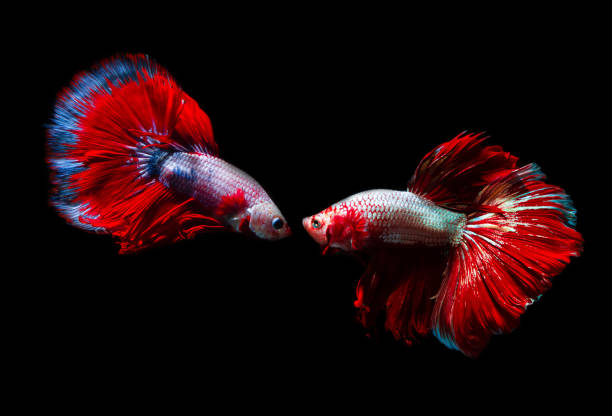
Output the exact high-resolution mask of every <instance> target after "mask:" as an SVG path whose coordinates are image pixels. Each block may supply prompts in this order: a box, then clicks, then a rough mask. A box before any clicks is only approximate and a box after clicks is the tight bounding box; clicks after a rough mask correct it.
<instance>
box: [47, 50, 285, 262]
mask: <svg viewBox="0 0 612 416" xmlns="http://www.w3.org/2000/svg"><path fill="white" fill-rule="evenodd" d="M47 137H48V143H47V145H48V163H49V165H50V168H51V171H52V176H51V179H52V183H53V185H54V187H53V190H52V195H51V204H52V205H53V206H54V207H55V208H56V209H57V211H58V212H59V214H60V215H61V216H62V217H64V218H65V219H66V221H67V222H68V223H70V224H72V225H74V226H76V227H79V228H82V229H84V230H88V231H92V232H96V233H103V234H111V235H112V236H114V237H115V238H116V239H117V240H118V242H119V243H120V246H121V248H120V253H129V252H137V251H140V250H142V249H145V248H148V247H151V246H155V245H159V244H164V243H172V242H175V241H178V240H183V239H189V238H192V237H193V236H195V235H196V234H198V233H200V232H206V231H209V230H217V229H225V230H231V231H235V232H239V233H245V234H251V235H254V236H256V237H259V238H262V239H266V240H278V239H281V238H283V237H286V236H288V235H289V234H290V229H289V226H288V225H287V222H286V221H285V219H284V217H283V215H282V214H281V213H280V211H279V209H278V208H277V206H276V205H275V204H274V202H272V200H271V199H270V197H269V196H268V194H267V193H266V191H265V190H264V189H263V188H262V187H261V185H259V184H258V183H257V182H256V181H255V180H254V179H253V178H252V177H250V176H249V175H247V174H246V173H244V172H243V171H241V170H240V169H238V168H236V167H235V166H232V165H231V164H229V163H227V162H226V161H224V160H223V159H220V158H219V156H218V148H217V144H216V143H215V141H214V139H213V132H212V127H211V124H210V120H209V118H208V116H207V115H206V113H204V111H202V109H200V107H199V106H198V104H197V103H196V102H195V101H194V100H193V99H192V98H191V97H189V96H188V95H187V94H186V93H185V92H184V91H183V90H182V89H181V88H180V87H179V86H178V85H177V83H176V82H175V80H174V79H173V78H172V76H171V75H170V74H169V73H168V72H167V71H166V70H165V69H164V68H162V67H161V66H160V65H158V64H157V63H156V62H154V61H153V60H151V59H150V58H149V57H147V56H145V55H120V56H117V57H114V58H112V59H108V60H106V61H102V62H100V63H99V64H97V65H95V66H94V67H93V68H91V69H90V70H89V71H85V72H82V73H80V74H77V75H76V76H75V78H74V79H73V80H72V82H71V84H70V85H69V86H68V87H67V88H65V89H64V90H63V91H62V92H61V93H60V94H59V96H58V99H57V102H56V104H55V108H54V112H53V115H52V118H51V121H50V123H49V126H48V130H47Z"/></svg>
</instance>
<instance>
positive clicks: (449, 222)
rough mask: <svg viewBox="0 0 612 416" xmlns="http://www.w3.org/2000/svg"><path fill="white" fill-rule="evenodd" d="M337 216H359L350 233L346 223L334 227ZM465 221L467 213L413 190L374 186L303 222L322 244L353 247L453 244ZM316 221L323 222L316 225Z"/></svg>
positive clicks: (348, 248) (457, 239)
mask: <svg viewBox="0 0 612 416" xmlns="http://www.w3.org/2000/svg"><path fill="white" fill-rule="evenodd" d="M336 217H343V218H349V217H357V218H359V219H360V220H358V221H357V224H358V229H357V230H355V232H352V233H351V234H350V235H349V234H347V233H346V230H347V227H343V228H342V229H339V227H337V226H336V227H334V225H333V224H334V221H332V218H336ZM465 222H466V216H465V214H462V213H458V212H453V211H451V210H448V209H446V208H443V207H441V206H439V205H436V204H434V203H433V202H431V201H430V200H428V199H426V198H423V197H420V196H419V195H416V194H414V193H412V192H409V191H393V190H388V189H375V190H371V191H365V192H360V193H358V194H355V195H353V196H350V197H348V198H346V199H344V200H342V201H340V202H338V203H336V204H333V205H332V206H330V207H329V208H327V209H326V210H324V211H323V212H322V213H321V214H317V215H314V216H312V217H308V218H305V219H304V220H303V225H304V227H305V228H306V230H307V231H308V232H309V233H310V235H311V236H313V238H315V239H316V240H317V242H319V244H329V246H330V247H335V248H342V249H346V250H350V249H352V248H366V247H369V248H372V247H376V246H382V245H398V246H409V245H425V246H446V245H452V246H454V245H457V244H458V242H459V236H460V235H461V232H462V230H463V226H464V225H465ZM351 223H353V221H351ZM313 224H322V226H320V227H318V228H315V227H314V226H313ZM330 224H331V225H332V227H329V225H330ZM328 231H329V232H328Z"/></svg>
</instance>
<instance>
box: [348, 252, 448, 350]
mask: <svg viewBox="0 0 612 416" xmlns="http://www.w3.org/2000/svg"><path fill="white" fill-rule="evenodd" d="M445 256H446V253H445V252H444V250H442V249H439V248H424V247H423V248H409V249H381V250H379V251H377V252H375V253H372V255H371V256H370V258H369V263H368V267H367V269H366V271H365V272H364V274H363V275H362V277H361V279H360V280H359V285H358V286H357V300H356V301H355V307H357V308H358V320H359V321H360V322H361V323H362V324H363V325H364V326H365V327H366V328H369V327H373V326H374V324H375V322H376V317H377V316H378V315H379V314H380V312H382V311H386V318H385V328H386V329H387V330H388V331H390V332H391V333H392V334H393V336H394V337H395V338H396V339H399V340H403V341H405V342H407V343H408V344H410V343H412V342H413V341H416V340H417V339H418V338H419V337H421V336H424V335H426V334H428V333H429V331H430V322H431V314H432V311H433V308H434V305H435V295H436V293H437V292H438V288H439V287H440V282H441V280H442V273H443V271H444V267H445V265H446V262H445Z"/></svg>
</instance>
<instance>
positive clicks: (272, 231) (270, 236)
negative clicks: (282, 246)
mask: <svg viewBox="0 0 612 416" xmlns="http://www.w3.org/2000/svg"><path fill="white" fill-rule="evenodd" d="M248 228H249V230H250V231H251V232H252V233H253V234H255V235H256V236H257V237H259V238H262V239H264V240H280V239H281V238H285V237H289V236H290V235H291V229H290V228H289V225H288V224H287V220H285V217H283V214H281V212H280V210H279V209H278V207H277V206H276V205H275V204H274V203H273V202H272V201H265V202H261V203H258V204H255V205H253V206H252V207H251V208H249V209H248Z"/></svg>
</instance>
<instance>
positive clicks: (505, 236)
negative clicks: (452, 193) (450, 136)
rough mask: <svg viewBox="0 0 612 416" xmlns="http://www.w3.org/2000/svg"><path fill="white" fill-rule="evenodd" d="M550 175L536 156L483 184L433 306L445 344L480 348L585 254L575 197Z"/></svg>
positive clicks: (471, 350)
mask: <svg viewBox="0 0 612 416" xmlns="http://www.w3.org/2000/svg"><path fill="white" fill-rule="evenodd" d="M544 181H545V176H544V174H543V173H542V172H541V170H540V168H539V167H538V166H537V165H535V164H530V165H526V166H524V167H522V168H518V169H515V170H513V171H511V172H510V173H508V174H506V175H505V176H502V177H498V178H496V179H494V180H492V181H491V182H490V183H488V184H487V185H486V186H484V187H483V188H482V189H481V191H480V192H479V193H478V195H477V196H476V198H475V200H474V203H473V205H472V208H471V212H469V213H466V214H467V223H466V225H465V226H464V229H463V232H462V235H461V241H460V243H459V244H458V245H457V246H456V247H454V248H453V249H452V250H451V252H450V254H449V260H448V264H447V267H446V270H445V271H444V278H443V281H442V284H441V286H440V290H439V293H438V294H437V298H436V304H435V308H434V310H433V313H432V321H431V324H432V331H433V334H434V335H435V336H436V337H437V338H438V339H439V340H440V341H441V342H442V343H444V344H445V345H446V346H447V347H449V348H451V349H456V350H459V351H461V352H463V353H464V354H466V355H468V356H477V355H478V354H479V353H480V352H481V351H482V350H483V348H484V347H485V346H486V345H487V343H488V341H489V339H490V337H491V335H494V334H500V333H506V332H509V331H512V330H513V329H515V328H516V327H517V325H518V323H519V319H520V316H521V314H522V313H523V312H524V311H525V310H526V308H527V306H529V305H530V304H532V303H533V302H534V301H536V300H537V299H538V298H539V297H540V296H541V295H542V294H543V293H544V292H545V291H546V290H547V289H548V288H549V287H550V286H551V279H552V277H554V276H556V275H558V274H559V273H560V272H561V271H562V270H563V269H564V268H565V266H566V265H567V264H568V263H569V261H570V258H571V257H572V256H579V255H580V252H581V250H582V243H583V240H582V236H581V235H580V233H578V232H577V231H576V230H575V228H574V227H575V225H576V211H575V209H574V206H573V203H572V201H571V199H570V197H569V196H568V195H567V194H566V193H565V192H564V191H563V189H561V188H559V187H557V186H553V185H549V184H547V183H545V182H544Z"/></svg>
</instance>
